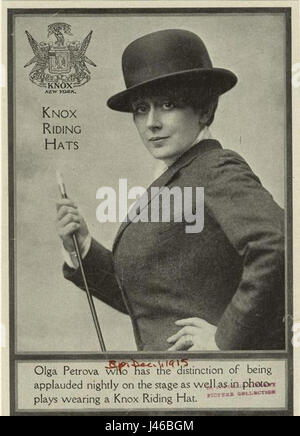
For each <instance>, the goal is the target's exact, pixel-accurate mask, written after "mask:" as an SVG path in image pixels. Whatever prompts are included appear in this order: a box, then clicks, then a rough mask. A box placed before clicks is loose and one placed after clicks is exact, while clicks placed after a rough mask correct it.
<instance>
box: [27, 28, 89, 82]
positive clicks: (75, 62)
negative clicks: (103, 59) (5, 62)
mask: <svg viewBox="0 0 300 436" xmlns="http://www.w3.org/2000/svg"><path fill="white" fill-rule="evenodd" d="M25 33H26V35H27V38H28V41H29V44H30V46H31V48H32V51H33V54H34V56H33V58H31V59H30V61H29V62H27V63H26V64H25V65H24V67H25V68H26V67H28V66H29V65H33V68H32V70H31V71H30V73H29V78H30V80H31V81H32V82H33V83H34V84H36V85H38V86H41V87H48V86H49V85H48V84H49V83H50V84H53V83H57V84H67V83H68V84H71V87H72V88H73V87H76V86H82V85H84V84H85V83H87V82H88V81H89V80H90V78H91V72H90V70H89V69H88V67H87V64H89V65H92V66H93V67H96V64H95V63H94V62H93V61H92V60H90V59H89V58H88V57H87V55H86V52H87V49H88V46H89V44H90V42H91V38H92V33H93V32H92V31H90V33H89V34H88V35H87V36H86V37H85V38H84V40H83V41H82V42H80V41H69V40H66V37H65V35H70V36H73V35H72V33H71V26H70V25H69V24H66V23H54V24H50V25H49V26H48V42H37V41H36V40H35V39H34V38H33V36H32V35H31V34H30V33H29V32H28V31H27V30H26V31H25ZM53 37H54V38H55V41H53ZM51 39H52V40H51ZM69 86H70V85H69Z"/></svg>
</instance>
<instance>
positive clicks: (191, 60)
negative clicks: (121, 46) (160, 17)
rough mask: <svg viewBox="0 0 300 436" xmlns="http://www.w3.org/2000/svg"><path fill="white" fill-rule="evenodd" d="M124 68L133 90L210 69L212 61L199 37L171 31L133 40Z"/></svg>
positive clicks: (125, 75)
mask: <svg viewBox="0 0 300 436" xmlns="http://www.w3.org/2000/svg"><path fill="white" fill-rule="evenodd" d="M122 68H123V75H124V80H125V84H126V87H127V88H130V87H132V86H136V85H138V84H140V83H142V82H145V81H148V80H153V79H155V78H156V77H161V76H165V75H166V76H167V75H172V74H175V73H178V72H183V71H189V70H194V69H199V68H200V69H202V68H203V69H206V68H209V69H210V68H212V62H211V60H210V57H209V54H208V52H207V49H206V47H205V45H204V43H203V41H202V40H201V39H200V38H199V36H198V35H195V34H194V33H192V32H189V31H187V30H179V29H169V30H162V31H158V32H154V33H150V34H148V35H145V36H143V37H141V38H139V39H137V40H135V41H133V42H132V43H131V44H130V45H129V46H128V47H127V48H126V49H125V51H124V53H123V57H122Z"/></svg>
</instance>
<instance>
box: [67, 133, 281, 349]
mask: <svg viewBox="0 0 300 436" xmlns="http://www.w3.org/2000/svg"><path fill="white" fill-rule="evenodd" d="M154 186H156V187H160V188H162V189H163V187H164V186H168V187H169V188H171V187H173V186H179V187H181V188H183V187H196V186H198V187H204V199H205V211H204V219H205V222H204V229H203V231H202V232H201V233H185V226H186V225H187V224H190V223H186V222H174V220H173V222H172V221H171V222H168V223H167V222H156V223H155V222H130V221H128V222H127V223H126V222H125V223H122V225H121V227H120V229H119V231H118V234H117V236H116V239H115V242H114V246H113V250H112V252H111V251H109V250H107V249H105V248H104V247H103V246H102V245H100V244H99V243H98V242H96V241H95V240H93V242H92V246H91V249H90V251H89V253H88V254H87V256H86V258H85V259H84V265H85V268H86V272H87V276H88V282H89V284H90V287H91V289H92V292H93V294H94V295H95V296H96V297H97V298H99V299H101V300H102V301H104V302H106V303H108V304H109V305H111V306H112V307H114V308H116V309H118V310H119V311H121V312H124V313H128V314H129V315H130V317H131V320H132V323H133V327H134V332H135V339H136V343H137V347H138V349H139V350H167V349H168V347H169V345H168V344H167V342H166V339H167V338H168V337H169V336H171V335H173V334H174V333H175V332H177V331H178V327H177V326H175V324H174V323H175V321H176V320H179V319H184V318H191V317H198V318H201V319H204V320H206V321H207V322H208V323H210V324H213V325H215V326H217V327H218V328H217V334H216V342H217V345H218V347H219V348H220V349H221V350H268V349H283V348H284V346H285V344H284V336H285V334H284V333H285V331H284V320H283V318H284V301H285V292H284V213H283V210H282V209H281V208H280V207H279V206H278V205H277V204H276V203H275V202H274V200H273V198H272V196H271V195H270V194H269V193H268V192H267V191H266V190H265V189H264V188H263V186H262V185H261V183H260V181H259V179H258V178H257V177H256V176H255V175H254V173H253V172H252V170H251V169H250V167H249V166H248V165H247V163H246V162H245V161H244V160H243V158H241V157H240V156H239V155H238V154H237V153H235V152H233V151H228V150H223V149H222V147H221V145H220V144H219V143H218V142H217V141H215V140H203V141H201V142H200V143H199V144H197V145H195V146H194V147H192V148H191V149H190V150H188V151H187V152H186V153H185V154H184V155H182V156H181V157H180V158H179V159H178V160H177V161H176V162H175V163H174V164H173V165H172V166H171V167H170V168H168V170H167V171H166V172H165V173H164V174H163V175H161V176H160V177H159V178H158V179H157V180H155V182H153V184H152V185H151V186H150V187H149V188H148V192H150V191H149V190H150V188H151V187H154ZM141 212H142V210H141ZM173 218H174V217H173ZM64 275H65V277H66V278H67V279H69V280H71V281H72V282H74V283H75V284H76V285H77V286H79V287H82V280H81V277H80V273H79V271H75V270H72V269H70V268H69V267H68V266H66V265H64Z"/></svg>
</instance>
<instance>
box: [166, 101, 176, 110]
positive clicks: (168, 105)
mask: <svg viewBox="0 0 300 436" xmlns="http://www.w3.org/2000/svg"><path fill="white" fill-rule="evenodd" d="M174 107H175V105H174V103H172V102H171V101H166V102H165V103H164V104H163V108H164V109H167V110H170V109H173V108H174Z"/></svg>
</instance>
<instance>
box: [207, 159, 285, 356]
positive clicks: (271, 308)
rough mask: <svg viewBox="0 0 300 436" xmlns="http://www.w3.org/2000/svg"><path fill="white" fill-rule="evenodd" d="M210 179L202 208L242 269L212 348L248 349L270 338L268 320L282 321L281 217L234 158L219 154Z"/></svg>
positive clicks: (250, 173)
mask: <svg viewBox="0 0 300 436" xmlns="http://www.w3.org/2000/svg"><path fill="white" fill-rule="evenodd" d="M209 175H210V183H209V185H208V187H207V188H206V190H205V203H206V206H207V207H208V211H209V213H210V214H211V215H212V216H213V218H214V219H215V220H216V221H217V222H218V223H219V225H220V226H221V228H222V229H223V231H224V232H225V234H226V236H227V238H228V239H229V241H230V243H231V244H232V245H233V246H234V247H235V249H236V250H237V252H238V253H239V254H240V256H241V257H242V258H243V265H244V266H243V273H242V277H241V281H240V283H239V286H238V288H237V291H236V293H235V295H234V297H233V298H232V301H231V302H230V304H229V305H228V307H227V309H226V310H225V313H224V314H223V316H222V318H221V320H220V322H219V324H218V328H217V332H216V343H217V345H218V347H219V348H220V349H222V350H235V349H251V348H252V344H253V343H255V338H257V335H259V336H261V335H262V334H265V335H268V333H270V332H268V331H267V330H268V329H271V328H272V327H271V325H268V322H267V320H271V319H272V318H274V316H276V314H277V313H278V314H279V315H278V316H280V314H281V315H282V318H283V316H284V315H283V313H284V312H283V307H284V301H285V292H284V259H285V257H284V248H285V244H284V212H283V210H282V209H281V208H280V207H279V206H278V205H277V204H276V203H275V201H274V200H273V198H272V196H271V195H270V194H269V193H268V192H267V191H266V190H265V189H264V188H263V186H262V185H261V183H260V181H259V179H258V178H257V177H256V176H255V175H254V174H253V172H252V170H251V169H250V167H249V166H248V165H247V163H246V162H245V161H244V160H243V159H242V158H241V157H240V156H239V155H237V154H236V153H234V152H230V151H222V153H221V154H220V155H219V158H218V159H215V160H214V161H213V162H212V167H211V169H210V171H209ZM283 329H284V325H283V320H282V330H283ZM264 330H265V331H264Z"/></svg>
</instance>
